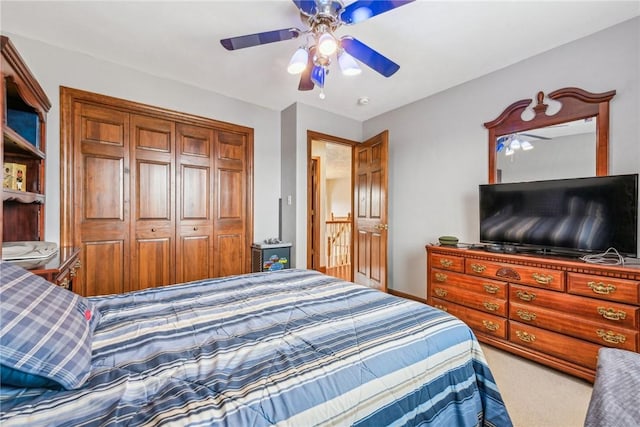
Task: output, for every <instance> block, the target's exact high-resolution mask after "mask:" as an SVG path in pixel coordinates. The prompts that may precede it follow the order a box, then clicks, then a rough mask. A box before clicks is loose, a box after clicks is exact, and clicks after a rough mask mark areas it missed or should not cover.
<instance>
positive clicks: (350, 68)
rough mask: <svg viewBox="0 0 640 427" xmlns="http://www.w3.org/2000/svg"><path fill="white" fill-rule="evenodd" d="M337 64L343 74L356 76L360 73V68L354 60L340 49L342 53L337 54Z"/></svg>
mask: <svg viewBox="0 0 640 427" xmlns="http://www.w3.org/2000/svg"><path fill="white" fill-rule="evenodd" d="M338 64H339V65H340V70H341V71H342V74H343V75H345V76H357V75H358V74H360V73H362V69H361V68H360V66H359V65H358V63H357V62H356V60H355V59H353V56H351V55H349V54H348V53H347V52H344V51H342V53H340V54H339V55H338Z"/></svg>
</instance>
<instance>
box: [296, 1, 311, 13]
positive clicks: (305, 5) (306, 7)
mask: <svg viewBox="0 0 640 427" xmlns="http://www.w3.org/2000/svg"><path fill="white" fill-rule="evenodd" d="M293 2H294V3H295V5H296V6H297V7H298V9H300V10H301V11H302V12H304V13H306V14H307V15H313V14H315V13H316V10H317V9H316V2H315V0H293Z"/></svg>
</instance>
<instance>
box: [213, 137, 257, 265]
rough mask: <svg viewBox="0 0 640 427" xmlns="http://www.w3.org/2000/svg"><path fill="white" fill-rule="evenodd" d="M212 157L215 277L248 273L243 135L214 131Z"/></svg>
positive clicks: (245, 161)
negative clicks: (213, 154)
mask: <svg viewBox="0 0 640 427" xmlns="http://www.w3.org/2000/svg"><path fill="white" fill-rule="evenodd" d="M216 137H217V138H216V139H217V143H216V145H215V147H216V155H215V170H216V180H215V188H214V191H215V194H216V195H217V197H216V200H215V212H216V215H215V222H214V232H215V234H216V238H215V247H214V253H215V254H216V262H215V263H214V269H215V276H216V277H219V276H227V275H229V274H241V273H245V272H247V265H248V253H249V249H248V248H249V242H248V241H247V227H246V217H245V215H246V211H247V193H248V182H247V168H248V154H247V152H248V141H247V137H246V135H244V134H240V133H234V132H227V131H221V130H219V131H217V132H216Z"/></svg>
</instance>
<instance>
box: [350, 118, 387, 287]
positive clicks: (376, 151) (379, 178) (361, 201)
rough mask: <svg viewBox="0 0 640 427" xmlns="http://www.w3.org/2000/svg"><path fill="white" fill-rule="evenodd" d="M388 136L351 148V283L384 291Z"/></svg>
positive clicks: (385, 133)
mask: <svg viewBox="0 0 640 427" xmlns="http://www.w3.org/2000/svg"><path fill="white" fill-rule="evenodd" d="M388 141H389V132H388V131H384V132H383V133H381V134H379V135H376V136H374V137H373V138H371V139H369V140H367V141H365V142H363V143H362V144H360V145H357V146H356V147H355V148H354V177H355V184H354V208H355V215H354V264H355V265H354V281H355V282H356V283H359V284H362V285H366V286H369V287H372V288H376V289H380V290H382V291H384V292H386V290H387V234H388V231H387V230H388V225H387V153H388Z"/></svg>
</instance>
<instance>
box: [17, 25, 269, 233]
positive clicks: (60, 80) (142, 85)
mask: <svg viewBox="0 0 640 427" xmlns="http://www.w3.org/2000/svg"><path fill="white" fill-rule="evenodd" d="M6 35H7V36H9V37H10V38H11V41H12V42H13V44H14V45H15V46H16V48H17V50H18V52H20V55H21V56H22V57H23V58H24V60H25V62H26V63H27V65H28V66H29V68H30V69H31V71H32V72H33V74H34V75H35V77H36V79H38V81H39V82H40V85H41V86H42V87H43V89H44V91H45V92H46V94H47V96H48V97H49V99H50V100H51V103H52V104H53V106H52V108H51V111H50V112H49V114H48V116H47V149H46V151H47V160H46V208H45V211H46V214H45V239H46V240H48V241H52V242H60V136H59V135H60V96H59V93H60V90H59V87H60V86H67V87H71V88H75V89H82V90H86V91H90V92H96V93H100V94H104V95H109V96H113V97H117V98H123V99H127V100H131V101H135V102H141V103H144V104H150V105H154V106H158V107H163V108H167V109H170V110H175V111H180V112H185V113H189V114H195V115H199V116H204V117H208V118H212V119H216V120H220V121H225V122H230V123H235V124H239V125H243V126H248V127H251V128H253V129H254V206H255V213H254V240H256V241H259V240H262V239H264V238H266V237H273V236H277V235H278V199H279V197H280V154H281V153H280V113H279V112H277V111H274V110H269V109H266V108H262V107H258V106H256V105H253V104H249V103H246V102H243V101H239V100H236V99H232V98H228V97H225V96H222V95H218V94H216V93H213V92H209V91H205V90H202V89H199V88H196V87H194V86H189V85H185V84H182V83H178V82H175V81H172V80H167V79H163V78H158V77H154V76H151V75H148V74H145V73H141V72H139V71H136V70H133V69H130V68H126V67H123V66H121V65H118V64H113V63H109V62H105V61H102V60H98V59H95V58H93V57H91V56H89V55H84V54H81V53H77V52H72V51H68V50H65V49H61V48H58V47H54V46H51V45H48V44H45V43H42V42H39V41H35V40H31V39H27V38H24V37H20V36H16V35H13V34H6Z"/></svg>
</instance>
